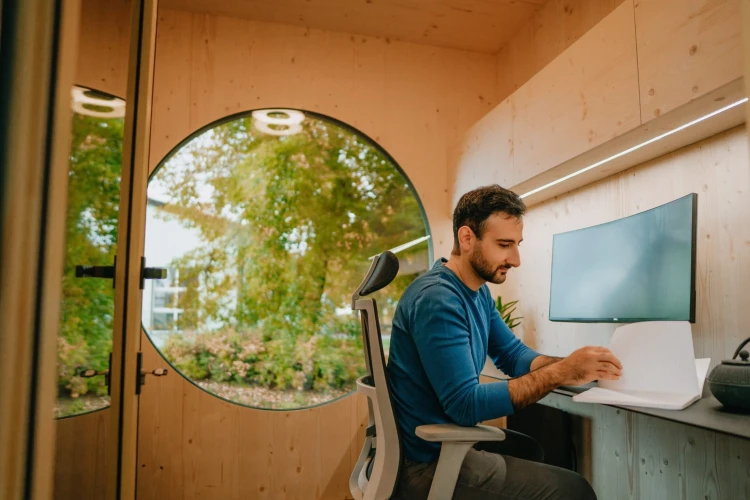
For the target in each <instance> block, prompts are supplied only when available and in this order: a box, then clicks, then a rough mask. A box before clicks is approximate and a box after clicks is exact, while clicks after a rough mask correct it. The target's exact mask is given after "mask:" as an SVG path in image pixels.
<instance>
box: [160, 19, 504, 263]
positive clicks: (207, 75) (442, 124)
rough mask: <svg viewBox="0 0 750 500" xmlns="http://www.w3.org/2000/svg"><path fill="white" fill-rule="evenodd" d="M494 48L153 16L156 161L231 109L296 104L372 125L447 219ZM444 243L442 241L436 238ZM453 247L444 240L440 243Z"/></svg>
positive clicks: (366, 128)
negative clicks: (453, 177)
mask: <svg viewBox="0 0 750 500" xmlns="http://www.w3.org/2000/svg"><path fill="white" fill-rule="evenodd" d="M495 94H496V89H495V59H494V57H493V56H491V55H486V54H477V53H472V52H463V51H459V50H453V49H441V48H437V47H430V46H426V45H417V44H409V43H403V42H389V41H387V40H384V39H378V38H369V37H363V36H352V35H344V34H340V33H331V32H325V31H319V30H308V29H304V28H299V27H294V26H284V25H275V24H265V23H259V22H253V21H246V20H240V19H233V18H228V17H220V16H211V15H206V14H195V13H187V12H179V11H164V12H163V13H162V15H161V17H160V20H159V33H158V43H157V56H156V75H155V102H154V120H153V135H152V137H153V142H152V146H151V155H152V157H151V158H152V166H155V165H156V164H157V163H158V161H159V160H160V159H161V158H163V157H164V155H166V154H167V152H168V151H169V150H170V149H171V148H173V147H174V146H175V145H176V144H177V143H178V142H179V141H180V140H181V139H183V138H184V137H186V136H187V135H189V134H190V133H192V132H194V131H196V130H198V129H199V128H201V127H203V126H205V125H207V124H209V123H210V122H212V121H214V120H217V119H219V118H221V117H223V116H226V115H228V114H231V113H236V112H239V111H244V110H251V109H255V108H262V107H278V106H282V107H297V108H302V109H306V110H311V111H316V112H319V113H323V114H326V115H328V116H332V117H334V118H336V119H339V120H341V121H343V122H345V123H348V124H350V125H352V126H354V127H356V128H358V129H359V130H361V131H363V132H364V133H365V134H367V135H369V136H370V137H371V138H373V139H374V140H375V141H377V142H378V143H379V144H380V145H382V146H383V147H384V148H385V149H386V150H387V151H388V152H389V153H390V154H391V155H393V157H394V158H395V159H396V161H397V162H398V163H399V165H401V167H402V168H403V169H404V171H405V172H406V174H407V175H408V176H409V178H410V180H411V181H412V182H413V184H414V186H415V187H416V190H417V192H418V193H419V195H420V197H421V200H422V203H423V204H424V206H425V209H426V211H427V215H428V218H429V220H430V224H431V226H432V230H433V233H434V234H435V235H442V234H443V232H442V231H441V230H443V229H445V228H446V227H450V225H449V221H448V215H447V212H448V209H447V208H446V207H447V206H448V204H449V201H448V196H449V195H448V191H447V189H448V186H447V168H448V161H447V155H448V152H447V151H448V145H449V144H452V143H453V142H455V141H456V140H457V139H458V137H460V135H461V134H462V133H463V132H465V131H466V130H467V129H468V128H469V126H471V125H472V124H473V123H475V122H476V121H477V120H478V119H479V118H481V117H482V116H483V115H484V114H486V113H487V112H489V111H490V110H491V109H492V108H493V107H494V106H495V105H496V104H497V100H496V98H495ZM434 244H435V248H436V251H438V252H439V254H442V253H443V252H444V251H445V248H446V247H445V243H444V242H443V243H441V241H439V240H436V241H435V242H434ZM448 245H449V246H448V248H450V242H449V243H448Z"/></svg>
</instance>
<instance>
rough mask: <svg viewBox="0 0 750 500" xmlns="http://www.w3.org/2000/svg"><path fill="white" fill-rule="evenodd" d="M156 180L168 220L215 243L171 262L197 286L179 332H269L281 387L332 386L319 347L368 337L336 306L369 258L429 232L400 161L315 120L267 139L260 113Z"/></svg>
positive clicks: (167, 166)
mask: <svg viewBox="0 0 750 500" xmlns="http://www.w3.org/2000/svg"><path fill="white" fill-rule="evenodd" d="M154 182H155V184H156V185H157V186H158V188H159V190H160V191H161V192H164V193H168V196H169V200H168V201H167V202H166V203H165V204H164V205H163V206H162V207H161V209H160V210H161V211H162V214H163V216H165V217H172V218H176V219H177V220H179V221H181V223H182V224H183V225H185V226H186V227H191V228H195V229H196V230H197V231H199V233H200V235H201V237H202V239H203V241H204V242H205V245H204V246H202V247H201V248H199V249H196V250H194V251H192V252H189V253H187V254H185V255H183V256H182V257H181V258H180V259H178V260H177V261H176V262H174V263H173V266H174V267H176V268H178V269H180V278H181V281H182V279H183V277H184V278H185V279H186V280H188V281H190V282H191V283H193V284H194V287H193V288H192V291H190V287H189V291H188V292H187V293H185V294H183V295H182V296H181V298H180V307H181V308H183V309H184V311H185V313H184V314H183V315H182V316H181V318H180V320H179V324H178V326H179V327H180V328H181V329H182V330H186V331H191V332H196V333H204V332H207V331H209V330H211V329H212V328H213V329H214V330H216V327H215V325H221V327H220V328H219V330H221V329H222V328H232V329H233V331H235V332H237V334H238V335H240V336H242V335H245V336H247V335H260V336H261V338H262V341H263V344H264V345H265V346H266V348H267V353H268V357H269V359H271V364H274V363H275V364H276V365H277V368H278V372H279V373H282V374H281V375H280V376H277V377H275V380H274V381H273V382H272V383H273V384H274V385H276V386H280V387H285V386H295V387H297V386H306V387H313V386H320V384H316V381H318V380H321V379H325V380H330V378H331V377H329V375H330V374H326V373H321V372H320V370H318V372H316V368H315V362H314V361H313V362H309V361H310V359H311V358H312V359H313V360H314V359H320V358H321V357H325V356H324V353H323V352H322V351H321V349H322V347H321V346H325V345H329V346H333V344H331V343H330V339H331V338H336V336H337V335H338V336H341V335H342V334H343V335H344V336H345V337H347V338H348V339H349V342H350V343H351V342H354V343H355V344H356V343H357V342H358V341H359V322H358V319H357V318H356V317H355V316H354V315H349V316H342V315H340V314H337V309H339V310H340V309H341V308H343V307H345V306H346V305H347V304H348V302H349V300H350V296H351V293H352V292H353V291H354V289H355V288H356V286H357V285H358V283H359V281H360V280H361V279H362V277H363V276H364V273H365V272H366V270H367V268H368V266H369V264H370V262H369V260H368V257H370V256H372V255H375V254H378V253H380V252H382V251H383V250H386V249H388V248H392V247H396V246H398V245H400V244H403V243H405V242H408V241H412V240H414V239H416V238H419V237H421V236H424V235H425V226H424V222H423V219H422V215H421V211H420V208H419V205H418V202H417V199H416V197H415V196H414V194H413V193H412V191H411V188H410V187H409V185H408V183H407V181H406V179H405V178H404V177H403V175H401V173H400V172H399V171H398V170H397V169H396V167H395V166H394V165H393V163H392V162H391V161H390V159H389V158H388V157H387V156H386V155H385V154H384V153H383V152H382V151H381V150H380V149H379V148H377V147H375V146H374V145H373V144H371V143H370V142H369V141H368V140H366V139H365V138H363V137H362V136H361V135H359V134H357V133H355V132H353V131H351V130H349V129H347V128H345V127H343V126H340V125H338V124H335V123H333V122H330V121H327V120H323V119H318V118H315V117H311V116H308V117H307V118H306V119H305V121H304V122H303V123H302V131H301V132H299V133H297V134H294V135H288V136H281V137H276V136H272V135H267V134H264V133H262V132H259V131H258V130H257V129H256V128H255V127H254V118H252V117H250V116H247V117H244V118H240V119H237V120H233V121H230V122H227V123H224V124H221V125H219V126H217V127H214V128H212V129H210V130H209V131H207V132H205V133H203V134H202V135H200V136H198V137H196V138H195V139H193V140H192V141H190V142H189V143H188V144H186V145H185V146H184V147H183V148H182V149H181V150H180V151H179V152H178V153H177V154H176V155H175V156H174V157H172V158H171V159H169V160H168V161H166V162H165V163H164V164H163V165H162V166H161V169H160V170H159V171H158V172H157V174H156V175H155V181H154ZM425 248H426V243H424V244H422V247H421V248H420V247H415V248H414V249H413V250H412V252H422V253H424V252H425ZM413 278H414V275H412V276H401V277H399V278H398V279H397V280H396V282H394V284H393V285H392V286H390V287H388V288H387V289H386V290H384V291H383V292H381V293H380V299H381V300H385V301H386V302H387V303H389V304H391V305H393V304H395V302H396V301H397V299H398V297H400V294H401V292H402V291H403V289H404V288H405V286H406V285H407V284H408V283H409V282H410V281H411V280H412V279H413ZM210 325H214V327H211V326H210ZM316 335H318V336H326V335H327V336H328V337H327V338H325V339H321V338H317V339H316V338H314V336H316ZM175 342H177V341H175ZM311 343H312V344H316V346H317V347H315V348H313V347H310V346H311V345H312V344H311ZM304 346H307V347H304ZM334 348H338V349H341V348H342V347H341V346H340V345H339V346H338V347H330V349H334ZM306 350H307V351H310V352H311V353H312V354H310V353H307V354H305V352H306ZM360 353H361V350H357V349H353V350H352V354H351V358H352V359H350V360H347V361H346V362H347V363H356V364H357V366H358V367H363V366H364V363H363V362H362V361H363V360H361V359H360V358H361V354H360ZM329 354H330V353H329ZM342 362H343V361H342ZM334 364H335V363H334ZM290 367H292V369H291V371H289V370H288V369H289V368H290ZM331 369H335V368H331ZM207 371H208V372H210V370H207ZM285 371H286V373H283V372H285ZM300 373H303V374H304V382H303V383H301V384H300V380H301V376H300V375H299V374H300ZM357 373H361V369H359V370H357V372H356V373H352V374H351V375H349V376H348V377H347V383H351V382H353V380H354V378H355V377H356V375H357ZM334 378H335V377H334Z"/></svg>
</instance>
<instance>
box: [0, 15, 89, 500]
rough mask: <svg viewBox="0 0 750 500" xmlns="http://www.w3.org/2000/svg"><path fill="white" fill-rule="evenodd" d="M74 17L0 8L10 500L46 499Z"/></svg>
mask: <svg viewBox="0 0 750 500" xmlns="http://www.w3.org/2000/svg"><path fill="white" fill-rule="evenodd" d="M79 19H80V0H2V3H0V318H3V319H2V324H3V327H2V332H1V334H0V408H2V409H3V411H2V412H0V498H3V499H9V500H10V499H12V500H16V499H22V498H49V497H51V493H52V478H53V464H54V439H55V425H54V424H55V422H54V420H53V418H52V414H53V406H54V402H55V399H56V392H57V391H56V388H57V370H56V351H57V333H58V328H59V324H58V320H59V313H60V297H61V289H62V280H61V279H60V278H61V276H62V269H63V259H64V244H63V242H64V237H65V207H66V205H67V175H68V156H69V153H70V133H71V120H72V110H71V106H70V88H71V86H72V85H73V74H74V71H75V67H76V59H77V54H78V52H77V45H78V23H79ZM40 145H41V147H40Z"/></svg>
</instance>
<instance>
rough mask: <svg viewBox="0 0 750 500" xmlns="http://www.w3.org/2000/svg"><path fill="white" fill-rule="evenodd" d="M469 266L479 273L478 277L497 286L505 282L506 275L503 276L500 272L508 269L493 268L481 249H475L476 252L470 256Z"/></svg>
mask: <svg viewBox="0 0 750 500" xmlns="http://www.w3.org/2000/svg"><path fill="white" fill-rule="evenodd" d="M469 264H471V267H472V269H474V272H475V273H477V276H479V277H480V278H482V279H483V280H484V281H489V282H490V283H494V284H496V285H499V284H501V283H503V282H505V275H504V274H501V273H500V270H501V269H507V267H505V266H500V267H492V265H491V264H490V263H489V262H487V260H485V258H484V255H482V251H481V250H480V249H479V248H475V249H474V251H473V252H471V255H470V256H469Z"/></svg>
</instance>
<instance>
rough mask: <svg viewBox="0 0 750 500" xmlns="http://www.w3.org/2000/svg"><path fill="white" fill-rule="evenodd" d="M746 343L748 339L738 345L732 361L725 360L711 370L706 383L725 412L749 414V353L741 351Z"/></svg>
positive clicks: (749, 339)
mask: <svg viewBox="0 0 750 500" xmlns="http://www.w3.org/2000/svg"><path fill="white" fill-rule="evenodd" d="M748 342H750V337H748V338H747V339H745V340H744V341H743V342H742V343H740V346H739V347H738V348H737V350H736V351H734V356H732V359H725V360H724V361H722V362H721V364H720V365H717V366H715V367H714V369H713V370H711V373H709V374H708V378H706V382H708V388H709V389H711V392H712V393H713V395H714V396H715V397H716V399H718V400H719V401H721V403H722V404H723V405H724V406H726V408H727V410H730V411H737V412H739V413H749V414H750V361H748V358H750V353H748V352H747V351H743V350H742V348H743V347H745V345H746V344H747V343H748ZM738 355H739V357H740V359H737V356H738Z"/></svg>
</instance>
